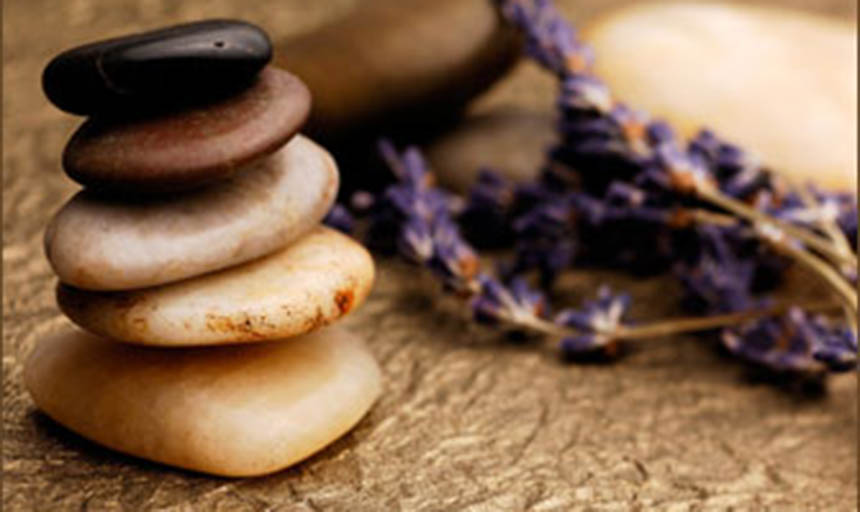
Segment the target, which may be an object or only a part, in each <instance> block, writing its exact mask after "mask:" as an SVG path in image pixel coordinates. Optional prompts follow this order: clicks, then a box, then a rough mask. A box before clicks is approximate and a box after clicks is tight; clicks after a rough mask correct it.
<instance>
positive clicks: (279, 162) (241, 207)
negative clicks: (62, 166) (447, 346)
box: [45, 135, 338, 290]
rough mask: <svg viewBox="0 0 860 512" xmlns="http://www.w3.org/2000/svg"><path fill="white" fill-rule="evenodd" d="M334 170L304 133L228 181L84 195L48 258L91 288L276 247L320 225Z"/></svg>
mask: <svg viewBox="0 0 860 512" xmlns="http://www.w3.org/2000/svg"><path fill="white" fill-rule="evenodd" d="M337 188H338V172H337V166H336V164H335V162H334V160H333V159H332V158H331V156H330V155H329V154H328V152H326V151H325V150H324V149H323V148H321V147H320V146H318V145H317V144H315V143H314V142H312V141H311V140H310V139H307V138H305V137H302V136H300V135H299V136H296V137H295V138H294V139H293V140H292V141H290V143H289V144H287V145H286V146H284V147H283V148H282V149H281V150H280V151H278V152H277V153H275V154H274V155H272V156H271V157H269V158H267V159H265V160H263V161H261V162H257V163H255V164H252V165H251V166H250V168H248V169H246V170H245V171H244V172H240V173H236V175H235V176H233V177H232V178H230V179H227V180H225V181H223V182H221V183H218V184H215V185H212V186H210V187H206V188H202V189H199V190H195V191H191V192H185V193H182V194H173V195H171V196H170V197H165V198H148V199H145V200H140V201H136V202H128V201H123V200H111V199H106V198H104V197H103V196H100V195H97V194H93V193H91V192H88V191H86V190H84V191H82V192H80V193H78V194H77V195H75V196H74V197H73V198H72V199H71V200H70V201H69V202H68V203H66V205H65V206H63V208H62V209H60V211H59V212H57V214H56V215H55V216H54V218H53V219H52V220H51V222H50V223H49V224H48V227H47V229H46V231H45V252H46V254H47V257H48V261H49V262H50V264H51V266H52V267H53V269H54V272H55V273H56V274H57V276H58V277H59V278H60V280H61V281H62V282H64V283H67V284H70V285H73V286H76V287H78V288H84V289H89V290H127V289H133V288H143V287H147V286H155V285H159V284H164V283H168V282H172V281H178V280H180V279H185V278H188V277H193V276H197V275H200V274H204V273H207V272H212V271H215V270H219V269H222V268H226V267H230V266H233V265H237V264H239V263H243V262H246V261H249V260H252V259H254V258H258V257H260V256H263V255H266V254H269V253H271V252H274V251H277V250H279V249H281V248H283V247H284V246H286V245H287V244H288V243H290V242H292V241H293V240H295V239H297V238H299V237H300V236H301V235H303V234H305V233H307V232H308V231H309V230H310V229H311V228H312V227H313V226H315V225H316V224H317V223H319V222H320V220H321V219H322V218H323V217H324V216H325V214H326V212H328V210H329V209H330V208H331V205H332V203H333V202H334V199H335V196H336V194H337Z"/></svg>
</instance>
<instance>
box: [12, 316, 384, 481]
mask: <svg viewBox="0 0 860 512" xmlns="http://www.w3.org/2000/svg"><path fill="white" fill-rule="evenodd" d="M24 380H25V384H26V386H27V389H28V390H29V392H30V395H31V396H32V398H33V400H34V401H35V402H36V405H37V406H38V407H39V408H40V409H41V410H42V411H44V412H45V413H46V414H47V415H48V416H50V417H51V418H53V419H54V420H56V421H57V422H59V423H61V424H62V425H64V426H65V427H67V428H69V429H71V430H73V431H75V432H77V433H78V434H80V435H82V436H84V437H86V438H88V439H90V440H92V441H95V442H97V443H99V444H102V445H105V446H107V447H109V448H112V449H114V450H118V451H120V452H124V453H127V454H131V455H135V456H138V457H142V458H145V459H150V460H154V461H157V462H162V463H165V464H170V465H173V466H178V467H181V468H186V469H191V470H195V471H202V472H205V473H213V474H216V475H225V476H250V475H260V474H264V473H271V472H273V471H278V470H280V469H282V468H284V467H286V466H289V465H291V464H294V463H296V462H298V461H300V460H302V459H304V458H306V457H308V456H309V455H311V454H313V453H314V452H317V451H319V450H320V449H321V448H323V447H324V446H326V445H328V444H329V443H331V442H332V441H334V440H335V439H337V438H338V437H340V436H342V435H343V434H344V433H346V432H347V431H348V430H350V429H351V428H352V427H353V426H354V425H355V424H356V423H357V422H358V421H359V420H360V419H361V418H362V416H364V414H365V413H366V412H367V411H368V409H369V408H370V407H371V405H372V404H373V402H374V401H375V400H376V398H377V396H378V395H379V392H380V372H379V368H378V366H377V364H376V361H375V360H374V359H373V357H372V355H371V354H370V353H369V351H368V350H367V348H366V347H365V345H364V343H363V342H362V341H361V340H360V339H358V338H356V337H354V336H353V335H351V334H349V333H347V332H345V331H344V330H342V329H339V328H328V329H324V330H322V331H318V332H316V333H313V334H309V335H306V336H302V337H298V338H293V339H289V340H282V341H278V342H273V343H257V344H253V345H240V346H229V347H207V348H194V349H187V350H168V349H154V348H146V347H135V346H131V345H123V344H119V343H110V342H107V341H105V340H102V339H100V338H97V337H95V336H92V335H90V334H87V333H84V332H81V331H78V330H75V329H72V328H70V327H66V328H65V329H64V330H62V331H61V332H60V333H58V334H56V335H54V336H51V337H49V338H46V339H44V340H42V341H41V342H39V343H38V345H37V346H36V348H35V349H34V351H33V353H32V354H31V356H30V358H29V359H28V361H27V363H26V365H25V369H24Z"/></svg>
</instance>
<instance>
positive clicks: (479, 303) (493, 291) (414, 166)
mask: <svg viewBox="0 0 860 512" xmlns="http://www.w3.org/2000/svg"><path fill="white" fill-rule="evenodd" d="M380 150H381V152H382V153H383V155H384V158H385V160H386V161H387V162H388V164H389V166H390V167H391V169H392V171H393V172H394V173H395V175H396V176H397V178H398V180H397V182H396V183H394V184H393V185H391V186H389V187H388V188H387V189H386V190H385V192H384V193H383V194H381V195H380V197H379V198H378V199H377V200H376V201H375V202H374V206H373V217H372V223H371V233H374V232H375V233H387V234H390V235H393V237H394V240H393V241H389V244H388V245H389V246H391V247H395V248H396V249H397V251H398V253H399V254H400V255H401V256H402V257H404V259H406V260H407V261H409V262H411V263H413V264H416V265H420V266H422V267H425V268H427V269H428V270H430V271H431V272H432V273H433V274H434V275H435V276H437V278H439V279H440V281H441V282H442V283H443V286H444V288H445V289H447V290H449V291H452V292H454V293H455V294H456V295H457V296H459V297H462V298H464V299H465V300H467V301H468V303H469V305H470V309H471V311H472V315H473V316H474V318H475V319H476V320H477V321H478V322H480V323H484V324H489V325H500V326H503V327H506V328H509V329H514V330H525V331H529V332H537V333H540V334H543V335H545V336H546V337H547V339H549V340H553V341H555V342H558V346H559V349H560V350H561V352H562V354H564V355H568V356H569V355H575V354H582V353H593V352H600V353H604V354H607V355H614V354H615V353H617V351H618V350H617V349H618V344H619V342H621V341H623V340H641V339H646V338H651V337H661V336H667V335H671V334H676V333H682V332H694V331H702V330H712V329H715V328H719V327H723V326H726V325H735V324H737V323H738V322H740V321H743V320H749V319H753V318H757V317H760V316H772V315H774V314H778V313H779V312H780V311H781V309H773V308H772V309H760V310H751V311H745V312H743V313H740V314H738V313H734V314H729V315H715V316H710V317H703V318H700V319H679V320H670V321H665V322H658V323H650V324H645V325H632V324H629V323H626V322H625V319H626V313H627V311H628V309H629V307H630V299H629V297H628V296H627V295H625V294H618V295H615V294H613V293H612V292H611V291H610V290H609V289H608V288H606V287H602V288H601V289H600V291H599V292H598V297H597V299H596V300H593V301H586V302H585V303H584V304H583V306H582V307H581V308H579V309H572V308H570V309H565V310H563V311H561V312H560V313H558V314H557V315H555V317H552V318H551V317H550V316H549V308H548V306H547V300H546V297H545V295H544V294H543V293H542V292H541V291H539V290H537V289H534V288H532V287H530V286H529V285H528V283H527V281H526V279H524V278H523V277H515V278H513V279H511V280H510V281H508V282H503V281H501V280H499V279H497V278H494V277H492V276H490V275H489V274H487V273H482V272H480V269H479V264H478V257H477V253H476V252H475V250H474V248H473V247H472V246H471V245H470V244H469V243H468V242H467V241H466V240H465V239H464V238H463V237H462V235H461V234H460V231H459V227H458V226H457V224H456V223H455V222H454V221H453V220H452V219H453V215H454V214H455V212H456V210H457V209H456V208H454V205H455V204H456V201H455V200H454V198H453V197H452V196H450V195H448V194H447V193H445V192H443V191H442V190H440V189H438V188H436V187H434V186H433V185H432V183H433V178H432V173H430V171H429V169H428V167H427V164H426V162H425V161H424V159H423V158H422V157H421V154H420V152H418V150H417V149H415V148H407V149H406V150H405V151H404V152H403V153H397V151H396V150H395V149H394V148H393V146H392V145H391V144H390V143H389V142H383V143H381V144H380ZM831 352H832V351H831ZM822 353H824V351H822ZM843 356H844V354H843ZM843 356H840V357H831V358H830V360H831V361H837V360H838V361H840V363H841V364H843V365H844V363H845V358H844V357H843ZM824 359H825V358H822V360H824Z"/></svg>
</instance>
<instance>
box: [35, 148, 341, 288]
mask: <svg viewBox="0 0 860 512" xmlns="http://www.w3.org/2000/svg"><path fill="white" fill-rule="evenodd" d="M310 154H312V155H314V156H315V157H317V158H318V161H317V162H316V163H315V165H318V167H319V170H320V171H321V172H324V173H325V176H324V177H323V178H322V184H321V190H320V191H319V194H320V197H319V199H318V201H316V202H315V203H313V204H311V205H306V204H305V203H304V202H303V201H304V200H306V199H307V198H306V197H305V198H299V197H292V196H295V194H292V196H290V197H291V199H289V201H290V202H291V203H290V204H298V205H299V206H300V207H301V208H303V209H304V210H303V211H302V212H300V214H299V213H296V214H295V215H293V217H294V221H295V222H294V224H295V225H294V226H292V227H285V228H283V229H281V230H280V231H279V232H278V233H277V237H274V238H273V239H272V240H271V241H270V242H269V243H265V244H261V243H256V244H253V247H251V248H248V247H250V246H251V245H252V244H251V243H250V242H248V240H246V239H244V238H241V237H239V238H237V242H236V243H238V244H240V245H242V244H245V245H243V246H242V247H244V249H241V250H240V249H237V248H236V247H228V246H223V247H220V252H217V253H215V252H213V253H212V254H211V255H209V257H207V258H204V260H205V261H203V262H202V263H201V264H200V267H199V268H197V269H196V270H194V271H190V270H186V269H183V268H182V267H181V265H178V264H177V262H176V261H172V259H171V258H173V257H174V256H175V257H176V258H178V257H179V256H178V255H171V254H168V253H166V252H164V253H160V254H152V256H156V257H157V258H156V262H155V263H153V264H152V265H150V267H151V268H149V267H146V268H143V269H140V268H135V269H133V272H132V271H130V269H129V268H128V267H127V266H125V265H124V264H122V263H121V262H120V261H119V260H118V259H117V258H116V257H110V258H106V257H105V255H106V254H110V251H111V250H112V249H111V246H112V245H111V242H110V239H109V238H108V237H109V236H113V235H110V234H109V233H107V231H106V229H101V231H99V230H98V229H95V230H94V229H93V226H94V225H95V224H96V223H98V222H99V221H100V220H103V219H105V218H113V219H115V220H116V219H118V218H119V217H125V216H127V215H131V214H130V213H129V210H128V209H127V208H126V207H125V206H124V205H123V204H118V203H114V202H110V203H106V202H103V201H101V200H100V199H98V198H97V197H94V196H91V195H88V193H87V192H86V191H83V192H80V193H78V194H77V195H76V196H74V197H73V198H72V199H70V200H69V201H68V202H67V203H66V204H65V205H64V206H63V207H62V208H61V209H60V210H59V211H58V212H57V213H56V214H55V215H54V216H53V218H52V219H51V220H50V222H49V223H48V227H47V229H46V230H45V236H44V247H45V254H46V256H47V259H48V261H49V263H50V265H51V267H52V269H53V271H54V273H55V274H56V275H57V276H58V277H59V278H60V280H61V281H62V282H64V283H67V284H69V285H72V286H74V287H77V288H81V289H86V290H93V291H120V290H130V289H139V288H146V287H152V286H158V285H162V284H165V283H169V282H174V281H179V280H183V279H187V278H190V277H194V276H196V275H201V274H204V273H208V272H214V271H217V270H220V269H223V268H226V267H229V266H233V265H237V264H240V263H244V262H246V261H249V260H252V259H255V258H259V257H261V256H264V255H265V254H269V253H271V252H274V251H277V250H278V249H280V248H282V247H284V246H286V245H287V244H288V243H290V242H292V241H293V240H295V239H297V238H298V237H300V236H301V235H303V234H304V233H306V232H308V231H309V230H310V229H312V228H313V226H314V225H315V224H317V223H318V222H320V221H321V220H322V219H323V217H324V216H325V214H326V213H327V212H328V209H329V208H330V207H331V204H332V203H333V202H334V200H335V198H336V194H337V187H338V184H339V173H338V169H337V164H336V163H335V161H334V159H333V158H332V157H331V155H330V154H329V153H328V152H327V151H325V150H324V149H323V148H322V147H321V146H319V145H317V144H316V143H315V142H313V141H311V140H310V139H308V138H306V137H304V136H302V135H296V137H294V138H293V140H291V141H290V142H289V143H288V144H286V145H285V146H284V148H283V149H282V150H280V151H279V152H276V153H275V154H274V155H273V156H272V157H271V158H275V157H278V158H281V157H280V156H279V155H283V156H282V158H283V159H284V160H285V161H288V162H295V163H296V165H298V164H299V163H302V162H304V163H307V162H308V158H309V157H307V155H310ZM302 155H304V156H302ZM252 165H258V164H252ZM285 165H286V164H285ZM299 170H300V169H299ZM257 171H259V172H262V171H261V170H254V171H251V170H249V171H248V172H242V173H238V174H237V175H236V176H234V177H232V178H230V180H232V181H228V182H225V183H218V184H215V185H212V186H210V187H206V188H203V189H197V190H193V191H188V192H185V193H183V194H180V195H177V196H175V197H173V198H171V199H167V200H164V201H162V203H158V204H164V205H167V206H170V205H171V204H172V205H173V206H174V207H177V205H179V204H180V203H182V204H186V205H187V204H188V201H189V199H188V198H189V197H191V198H192V199H190V201H194V200H198V201H201V202H205V201H207V199H206V198H207V197H214V198H215V199H218V201H220V199H223V197H225V194H229V193H230V192H231V191H232V190H235V188H236V183H241V182H244V181H249V180H253V179H254V176H253V175H251V174H250V172H257ZM284 174H287V173H286V172H285V173H284ZM289 178H290V177H289V176H283V177H281V178H280V179H282V180H284V181H286V180H289ZM296 179H297V178H295V177H294V178H293V180H292V181H293V182H295V181H296ZM303 183H307V180H301V181H300V182H298V185H301V184H303ZM289 192H290V191H289V190H287V191H286V192H285V193H286V194H289ZM281 195H283V194H281ZM195 197H196V198H197V199H193V198H195ZM219 198H220V199H219ZM276 199H277V198H276ZM281 199H284V198H283V197H282V198H281ZM281 199H278V200H277V202H278V204H275V205H273V207H275V208H277V207H278V206H281V207H286V206H285V205H286V204H287V201H284V200H281ZM183 201H184V203H183ZM218 201H216V202H218ZM243 201H244V198H243ZM218 206H221V207H222V209H223V203H221V202H218V204H217V205H216V207H218ZM135 208H141V206H140V204H137V205H136V206H135ZM305 210H306V211H305ZM243 211H244V210H243ZM214 217H217V216H214ZM287 218H288V217H287V216H286V215H279V216H277V219H287ZM191 220H193V219H191ZM191 220H188V222H191ZM215 220H217V219H213V220H212V222H213V223H214V222H215ZM216 227H218V226H214V225H210V228H211V229H212V233H211V236H210V237H209V238H211V237H214V236H216V233H215V231H216ZM221 227H222V228H223V226H221ZM84 228H87V229H89V230H90V231H88V233H90V234H91V235H92V236H89V235H88V236H87V237H86V240H85V241H82V239H81V237H82V236H81V230H82V229H84ZM258 228H260V229H263V228H265V229H269V228H270V226H269V225H268V224H267V225H266V226H258ZM188 236H189V237H190V239H194V237H199V236H203V235H201V233H200V232H197V233H190V234H188ZM175 242H176V243H180V242H181V237H178V238H177V240H176V241H175ZM197 245H200V247H201V248H205V249H207V250H209V249H211V248H212V246H211V245H207V244H205V243H203V242H199V243H198V244H197ZM245 246H248V247H245ZM201 250H202V249H201ZM225 251H226V252H225ZM111 258H112V259H111ZM176 258H173V259H176ZM93 269H97V270H93Z"/></svg>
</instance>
